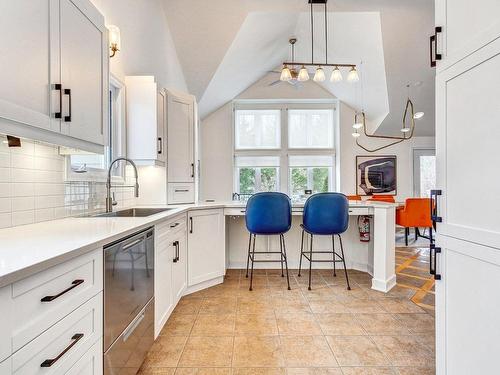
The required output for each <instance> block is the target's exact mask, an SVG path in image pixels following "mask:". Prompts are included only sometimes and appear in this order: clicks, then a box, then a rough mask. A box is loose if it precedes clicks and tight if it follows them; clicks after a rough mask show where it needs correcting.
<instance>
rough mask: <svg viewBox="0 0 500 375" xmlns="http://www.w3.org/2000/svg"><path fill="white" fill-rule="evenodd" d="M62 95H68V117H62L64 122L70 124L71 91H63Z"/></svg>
mask: <svg viewBox="0 0 500 375" xmlns="http://www.w3.org/2000/svg"><path fill="white" fill-rule="evenodd" d="M64 95H68V100H69V102H68V116H64V122H71V89H64Z"/></svg>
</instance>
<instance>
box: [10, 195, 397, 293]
mask: <svg viewBox="0 0 500 375" xmlns="http://www.w3.org/2000/svg"><path fill="white" fill-rule="evenodd" d="M303 205H304V204H303V203H297V204H294V205H293V207H296V208H300V207H303ZM349 206H350V207H379V208H389V207H393V206H396V205H394V204H390V203H385V202H356V201H351V202H349ZM154 207H161V206H154ZM165 207H167V206H165ZM168 207H169V208H172V207H175V208H174V209H171V210H168V211H165V212H161V213H158V214H155V215H151V216H148V217H72V218H66V219H60V220H53V221H46V222H42V223H37V224H30V225H23V226H18V227H13V228H6V229H1V230H0V287H3V286H5V285H8V284H10V283H12V282H15V281H17V280H20V279H22V278H25V277H27V276H29V275H31V274H33V273H36V272H39V271H41V270H43V269H46V268H48V267H51V266H53V265H56V264H58V263H61V262H63V261H66V260H69V259H71V258H73V257H76V256H79V255H82V254H84V253H86V252H88V251H92V250H94V249H96V248H98V247H101V246H103V245H106V244H107V243H110V242H113V241H115V240H117V239H119V238H121V237H124V236H127V235H129V234H131V233H134V232H136V231H138V230H141V229H143V228H147V227H149V226H151V225H154V224H156V223H158V222H160V221H163V220H165V219H168V218H171V217H174V216H176V215H178V214H181V213H184V212H187V211H188V210H195V209H204V208H243V207H245V203H242V202H207V203H198V204H189V205H179V206H168Z"/></svg>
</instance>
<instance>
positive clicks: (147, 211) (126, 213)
mask: <svg viewBox="0 0 500 375" xmlns="http://www.w3.org/2000/svg"><path fill="white" fill-rule="evenodd" d="M168 210H173V208H128V209H126V210H121V211H115V212H106V213H104V214H99V215H95V217H145V216H150V215H154V214H158V213H160V212H164V211H168Z"/></svg>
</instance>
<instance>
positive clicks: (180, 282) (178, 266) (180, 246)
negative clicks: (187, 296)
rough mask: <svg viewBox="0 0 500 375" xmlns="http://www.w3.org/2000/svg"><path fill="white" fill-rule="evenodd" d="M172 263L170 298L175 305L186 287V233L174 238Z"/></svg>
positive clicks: (182, 232)
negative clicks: (171, 297) (174, 247)
mask: <svg viewBox="0 0 500 375" xmlns="http://www.w3.org/2000/svg"><path fill="white" fill-rule="evenodd" d="M174 242H175V246H176V247H177V248H176V250H175V253H174V263H173V265H172V296H173V299H174V304H176V303H177V302H178V301H179V300H180V299H181V297H182V295H183V294H184V291H185V290H186V286H187V254H188V252H187V241H186V232H185V231H181V232H179V233H178V234H177V235H176V236H175V241H174Z"/></svg>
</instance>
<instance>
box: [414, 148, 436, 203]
mask: <svg viewBox="0 0 500 375" xmlns="http://www.w3.org/2000/svg"><path fill="white" fill-rule="evenodd" d="M413 184H414V186H413V190H414V191H413V192H414V195H415V196H416V197H422V198H429V197H430V191H431V190H433V189H435V188H436V151H435V150H434V149H414V150H413Z"/></svg>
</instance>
